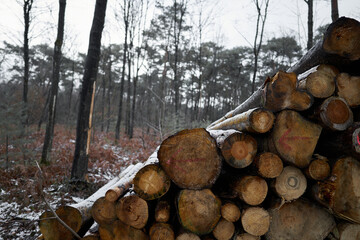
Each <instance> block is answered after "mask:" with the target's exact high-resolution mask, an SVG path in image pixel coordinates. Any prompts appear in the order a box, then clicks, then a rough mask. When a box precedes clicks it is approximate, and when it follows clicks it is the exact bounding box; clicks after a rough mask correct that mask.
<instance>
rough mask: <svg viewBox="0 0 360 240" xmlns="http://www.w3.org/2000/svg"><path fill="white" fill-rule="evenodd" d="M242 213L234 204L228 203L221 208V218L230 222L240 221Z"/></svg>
mask: <svg viewBox="0 0 360 240" xmlns="http://www.w3.org/2000/svg"><path fill="white" fill-rule="evenodd" d="M240 216H241V212H240V209H239V207H238V206H237V205H236V204H234V203H232V202H226V203H225V204H223V205H222V206H221V217H222V218H224V219H225V220H227V221H229V222H236V221H237V220H239V219H240Z"/></svg>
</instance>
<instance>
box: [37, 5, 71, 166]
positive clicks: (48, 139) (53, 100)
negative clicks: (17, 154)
mask: <svg viewBox="0 0 360 240" xmlns="http://www.w3.org/2000/svg"><path fill="white" fill-rule="evenodd" d="M65 8H66V0H59V19H58V32H57V37H56V41H55V44H54V60H53V76H52V84H51V94H50V98H49V113H48V122H47V124H46V132H45V139H44V146H43V150H42V155H41V163H42V164H47V163H48V160H49V154H50V152H51V148H52V141H53V137H54V126H55V117H56V106H57V95H58V89H59V80H60V64H61V63H60V62H61V55H62V54H61V47H62V43H63V38H64V25H65Z"/></svg>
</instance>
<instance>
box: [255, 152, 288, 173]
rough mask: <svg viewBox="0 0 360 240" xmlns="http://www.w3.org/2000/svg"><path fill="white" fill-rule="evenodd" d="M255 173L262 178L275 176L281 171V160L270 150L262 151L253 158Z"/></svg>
mask: <svg viewBox="0 0 360 240" xmlns="http://www.w3.org/2000/svg"><path fill="white" fill-rule="evenodd" d="M254 166H255V168H256V171H257V173H258V174H259V175H260V176H261V177H264V178H276V177H278V176H279V175H280V174H281V172H282V171H283V162H282V160H281V159H280V158H279V156H278V155H277V154H275V153H272V152H264V153H261V154H259V155H257V156H256V157H255V159H254Z"/></svg>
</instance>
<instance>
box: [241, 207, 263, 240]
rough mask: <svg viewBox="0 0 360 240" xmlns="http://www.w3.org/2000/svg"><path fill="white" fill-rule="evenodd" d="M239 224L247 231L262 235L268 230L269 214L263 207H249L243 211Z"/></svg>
mask: <svg viewBox="0 0 360 240" xmlns="http://www.w3.org/2000/svg"><path fill="white" fill-rule="evenodd" d="M241 224H242V226H243V228H244V230H245V231H246V232H247V233H249V234H251V235H254V236H262V235H264V234H265V233H266V232H267V231H268V230H269V226H270V215H269V213H268V211H266V210H265V209H263V208H260V207H250V208H247V209H245V210H244V211H243V213H242V215H241Z"/></svg>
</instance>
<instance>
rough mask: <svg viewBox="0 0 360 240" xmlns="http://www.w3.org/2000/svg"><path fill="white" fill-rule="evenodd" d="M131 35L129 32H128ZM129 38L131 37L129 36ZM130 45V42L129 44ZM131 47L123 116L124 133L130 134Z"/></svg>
mask: <svg viewBox="0 0 360 240" xmlns="http://www.w3.org/2000/svg"><path fill="white" fill-rule="evenodd" d="M130 35H131V33H130ZM130 38H131V37H130ZM130 45H131V44H130ZM130 52H131V49H129V51H128V54H127V58H128V84H127V94H126V116H125V121H126V123H125V132H126V135H128V136H129V135H130V108H131V106H130V96H131V56H130V55H131V53H130Z"/></svg>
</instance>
